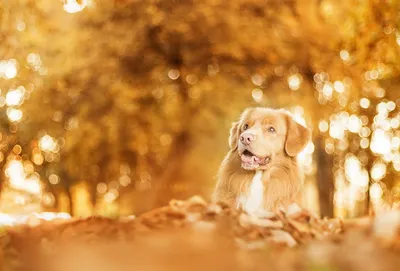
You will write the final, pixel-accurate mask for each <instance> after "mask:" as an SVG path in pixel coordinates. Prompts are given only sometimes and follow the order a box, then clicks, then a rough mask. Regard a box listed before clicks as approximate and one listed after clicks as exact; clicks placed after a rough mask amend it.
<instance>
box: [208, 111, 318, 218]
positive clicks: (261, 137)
mask: <svg viewBox="0 0 400 271" xmlns="http://www.w3.org/2000/svg"><path fill="white" fill-rule="evenodd" d="M310 136H311V133H310V131H309V129H307V128H306V127H304V126H302V125H300V124H299V123H297V122H296V121H295V120H294V119H293V118H292V116H291V115H290V114H289V113H288V112H287V111H285V110H282V109H280V110H274V109H269V108H260V107H258V108H249V109H247V110H245V111H244V112H243V113H242V115H241V118H240V120H239V121H238V122H235V123H233V126H232V128H231V132H230V137H229V146H230V151H229V152H228V154H227V156H226V157H225V159H224V161H223V162H222V164H221V167H220V170H219V176H218V182H217V186H216V188H215V192H214V200H215V201H224V202H226V203H228V204H232V205H235V206H237V207H244V206H245V205H246V204H248V203H250V201H254V197H255V196H254V195H250V194H252V193H253V194H254V193H258V194H259V195H261V199H260V200H259V204H258V207H257V209H258V210H268V211H270V210H275V209H276V208H278V207H279V206H281V205H283V206H285V205H287V204H289V203H291V202H293V201H296V200H297V199H298V194H299V193H298V192H299V189H300V186H301V181H300V180H301V178H300V176H299V170H298V168H297V163H296V156H297V154H298V153H299V152H301V151H302V150H303V149H304V148H305V146H306V145H307V143H308V141H309V140H310ZM257 179H259V183H260V186H258V187H257V184H256V182H257ZM260 190H262V191H260ZM253 205H254V204H253ZM244 209H246V208H244Z"/></svg>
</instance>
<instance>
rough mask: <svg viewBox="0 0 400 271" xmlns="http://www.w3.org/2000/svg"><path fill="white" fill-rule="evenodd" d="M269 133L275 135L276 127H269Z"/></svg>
mask: <svg viewBox="0 0 400 271" xmlns="http://www.w3.org/2000/svg"><path fill="white" fill-rule="evenodd" d="M268 132H270V133H275V132H276V131H275V128H274V127H272V126H270V127H268Z"/></svg>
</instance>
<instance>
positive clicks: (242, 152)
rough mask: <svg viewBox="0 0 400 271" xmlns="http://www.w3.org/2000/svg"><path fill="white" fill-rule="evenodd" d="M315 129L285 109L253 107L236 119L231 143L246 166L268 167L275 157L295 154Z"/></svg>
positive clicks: (301, 148) (251, 167)
mask: <svg viewBox="0 0 400 271" xmlns="http://www.w3.org/2000/svg"><path fill="white" fill-rule="evenodd" d="M310 136H311V132H310V130H309V129H307V128H306V127H304V126H303V125H301V124H299V123H297V122H296V121H295V120H294V119H293V117H292V116H291V115H290V114H289V113H288V112H287V111H284V110H274V109H268V108H259V107H257V108H249V109H247V110H245V111H244V112H243V113H242V115H241V118H240V120H239V121H238V122H235V123H233V126H232V128H231V134H230V138H229V145H230V147H231V149H232V150H233V151H236V152H237V154H238V155H239V156H240V158H241V161H242V167H243V168H244V169H246V170H257V169H265V168H266V167H267V165H268V163H269V162H270V160H271V159H275V158H276V157H279V156H291V157H295V156H296V155H297V154H298V153H299V152H301V151H302V150H303V149H304V148H305V146H306V145H307V143H308V141H309V140H310Z"/></svg>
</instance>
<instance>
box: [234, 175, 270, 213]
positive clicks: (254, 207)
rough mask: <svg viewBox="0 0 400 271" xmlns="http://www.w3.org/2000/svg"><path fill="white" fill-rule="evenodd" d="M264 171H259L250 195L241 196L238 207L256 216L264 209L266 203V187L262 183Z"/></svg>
mask: <svg viewBox="0 0 400 271" xmlns="http://www.w3.org/2000/svg"><path fill="white" fill-rule="evenodd" d="M262 175H263V171H261V170H257V171H256V173H255V174H254V177H253V179H252V180H251V183H250V189H249V193H248V194H243V195H240V197H239V200H238V205H237V207H238V208H239V207H242V208H243V210H245V211H246V212H248V213H249V214H254V213H256V212H257V211H260V210H261V209H262V204H263V201H264V185H263V182H262Z"/></svg>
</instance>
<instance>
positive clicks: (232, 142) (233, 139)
mask: <svg viewBox="0 0 400 271" xmlns="http://www.w3.org/2000/svg"><path fill="white" fill-rule="evenodd" d="M238 138H239V121H237V122H234V123H232V128H231V133H230V136H229V147H230V148H231V150H235V149H236V148H237V145H238Z"/></svg>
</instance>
